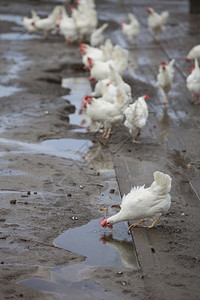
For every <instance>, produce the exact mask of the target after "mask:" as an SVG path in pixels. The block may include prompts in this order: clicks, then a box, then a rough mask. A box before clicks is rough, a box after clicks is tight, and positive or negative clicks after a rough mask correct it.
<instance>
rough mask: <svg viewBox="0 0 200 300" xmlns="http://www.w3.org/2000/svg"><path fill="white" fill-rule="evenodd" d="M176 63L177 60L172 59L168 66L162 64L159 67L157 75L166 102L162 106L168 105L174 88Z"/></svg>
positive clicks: (164, 63)
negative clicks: (170, 92) (170, 93)
mask: <svg viewBox="0 0 200 300" xmlns="http://www.w3.org/2000/svg"><path fill="white" fill-rule="evenodd" d="M174 63H175V59H172V60H171V61H170V62H169V64H168V65H167V64H166V62H161V64H160V66H159V72H158V75H157V84H158V87H159V89H160V92H161V94H162V96H163V99H164V101H163V102H162V104H168V103H169V102H168V100H167V96H168V93H169V91H170V90H171V88H172V83H173V78H174Z"/></svg>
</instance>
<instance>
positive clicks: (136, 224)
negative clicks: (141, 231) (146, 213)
mask: <svg viewBox="0 0 200 300" xmlns="http://www.w3.org/2000/svg"><path fill="white" fill-rule="evenodd" d="M146 221H147V220H141V221H139V222H136V223H133V224H131V225H130V226H129V228H128V232H129V230H130V229H131V228H132V227H133V228H135V227H136V226H138V225H140V224H142V223H144V222H146Z"/></svg>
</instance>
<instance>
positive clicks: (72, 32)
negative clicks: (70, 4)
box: [56, 8, 79, 44]
mask: <svg viewBox="0 0 200 300" xmlns="http://www.w3.org/2000/svg"><path fill="white" fill-rule="evenodd" d="M56 27H57V28H59V30H60V33H61V35H63V36H64V37H65V40H66V43H67V44H71V43H73V42H75V41H77V40H78V38H79V37H78V32H77V27H76V24H75V21H74V19H73V18H71V17H69V16H68V15H67V13H66V10H65V9H64V8H63V11H62V15H61V16H60V17H59V20H58V21H57V22H56Z"/></svg>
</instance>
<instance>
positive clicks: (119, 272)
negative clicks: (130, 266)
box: [115, 271, 123, 276]
mask: <svg viewBox="0 0 200 300" xmlns="http://www.w3.org/2000/svg"><path fill="white" fill-rule="evenodd" d="M115 274H117V275H119V276H121V275H122V274H123V272H122V271H117V272H115Z"/></svg>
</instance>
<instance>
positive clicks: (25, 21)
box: [23, 9, 40, 33]
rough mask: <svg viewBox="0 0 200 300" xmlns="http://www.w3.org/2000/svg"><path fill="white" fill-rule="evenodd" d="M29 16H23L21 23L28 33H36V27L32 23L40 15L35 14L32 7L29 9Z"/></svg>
mask: <svg viewBox="0 0 200 300" xmlns="http://www.w3.org/2000/svg"><path fill="white" fill-rule="evenodd" d="M31 16H32V17H31V18H29V17H24V18H23V25H24V27H25V29H26V30H27V31H28V33H36V32H37V29H36V28H35V26H34V25H33V23H34V22H36V21H38V20H39V19H40V17H39V16H38V15H37V13H36V12H35V10H34V9H32V10H31Z"/></svg>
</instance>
